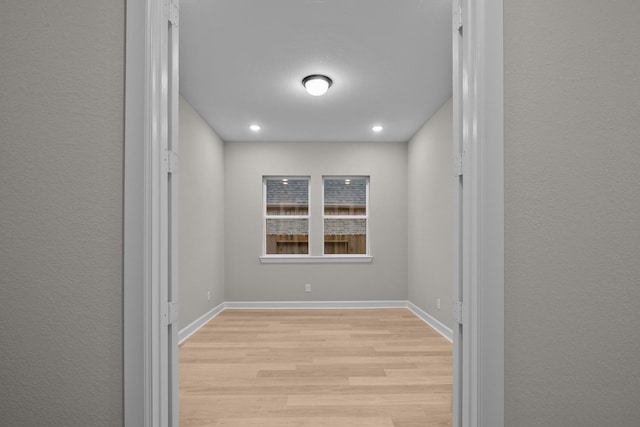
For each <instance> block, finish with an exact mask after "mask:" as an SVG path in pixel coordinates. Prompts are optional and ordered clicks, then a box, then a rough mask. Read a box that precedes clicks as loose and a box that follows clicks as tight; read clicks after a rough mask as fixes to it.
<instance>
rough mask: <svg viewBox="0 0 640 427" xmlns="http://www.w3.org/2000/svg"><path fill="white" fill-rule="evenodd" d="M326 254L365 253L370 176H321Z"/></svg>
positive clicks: (366, 248)
mask: <svg viewBox="0 0 640 427" xmlns="http://www.w3.org/2000/svg"><path fill="white" fill-rule="evenodd" d="M323 189H324V196H323V202H324V203H323V220H324V254H325V255H368V254H369V242H368V237H367V236H368V234H369V233H368V228H369V219H368V218H369V217H368V215H369V209H368V206H369V177H348V176H346V177H324V180H323Z"/></svg>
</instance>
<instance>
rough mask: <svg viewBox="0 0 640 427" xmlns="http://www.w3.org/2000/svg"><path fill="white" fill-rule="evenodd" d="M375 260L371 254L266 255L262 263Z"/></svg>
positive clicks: (366, 261) (347, 262) (352, 262)
mask: <svg viewBox="0 0 640 427" xmlns="http://www.w3.org/2000/svg"><path fill="white" fill-rule="evenodd" d="M372 261H373V257H372V256H371V255H325V256H310V255H265V256H261V257H260V262H261V263H262V264H361V263H370V262H372Z"/></svg>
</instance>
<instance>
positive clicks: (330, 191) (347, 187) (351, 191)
mask: <svg viewBox="0 0 640 427" xmlns="http://www.w3.org/2000/svg"><path fill="white" fill-rule="evenodd" d="M324 203H325V205H326V206H366V204H367V180H366V179H365V178H351V179H350V181H349V184H347V183H346V182H345V179H343V178H340V179H337V178H336V179H334V178H331V179H325V181H324ZM308 204H309V181H308V180H305V179H291V178H290V179H289V180H288V181H287V184H285V183H284V182H283V181H282V179H267V205H288V206H307V205H308Z"/></svg>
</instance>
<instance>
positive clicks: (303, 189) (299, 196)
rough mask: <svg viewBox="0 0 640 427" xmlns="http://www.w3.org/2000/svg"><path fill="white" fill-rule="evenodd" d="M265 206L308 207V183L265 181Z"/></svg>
mask: <svg viewBox="0 0 640 427" xmlns="http://www.w3.org/2000/svg"><path fill="white" fill-rule="evenodd" d="M267 205H287V206H307V205H309V181H308V180H306V179H289V180H288V181H287V184H285V183H284V182H283V181H282V179H267Z"/></svg>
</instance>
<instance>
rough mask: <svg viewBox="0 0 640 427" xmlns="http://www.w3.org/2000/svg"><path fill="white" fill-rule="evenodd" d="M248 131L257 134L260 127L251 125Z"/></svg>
mask: <svg viewBox="0 0 640 427" xmlns="http://www.w3.org/2000/svg"><path fill="white" fill-rule="evenodd" d="M249 129H251V130H252V131H254V132H258V131H259V130H260V129H262V128H261V127H260V125H251V126H249Z"/></svg>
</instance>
